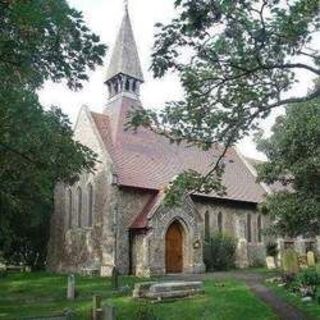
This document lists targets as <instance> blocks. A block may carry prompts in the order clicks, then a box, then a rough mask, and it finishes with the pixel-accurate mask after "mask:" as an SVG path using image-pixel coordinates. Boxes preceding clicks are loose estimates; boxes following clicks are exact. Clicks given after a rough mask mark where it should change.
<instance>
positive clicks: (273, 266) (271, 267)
mask: <svg viewBox="0 0 320 320" xmlns="http://www.w3.org/2000/svg"><path fill="white" fill-rule="evenodd" d="M266 264H267V268H268V270H274V269H276V268H277V267H276V262H275V259H274V257H271V256H269V257H267V258H266Z"/></svg>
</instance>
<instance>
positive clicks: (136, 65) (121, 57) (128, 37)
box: [107, 6, 144, 82]
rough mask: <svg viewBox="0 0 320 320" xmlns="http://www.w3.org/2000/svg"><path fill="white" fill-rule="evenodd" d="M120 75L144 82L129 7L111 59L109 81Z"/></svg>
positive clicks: (108, 73)
mask: <svg viewBox="0 0 320 320" xmlns="http://www.w3.org/2000/svg"><path fill="white" fill-rule="evenodd" d="M118 74H124V75H127V76H130V77H132V78H134V79H137V80H140V81H141V82H143V81H144V79H143V73H142V69H141V64H140V59H139V55H138V50H137V45H136V41H135V39H134V35H133V31H132V25H131V21H130V16H129V12H128V7H127V6H126V8H125V14H124V17H123V19H122V23H121V27H120V30H119V33H118V36H117V39H116V42H115V46H114V48H113V52H112V56H111V59H110V63H109V68H108V71H107V80H110V79H112V78H113V77H115V76H116V75H118Z"/></svg>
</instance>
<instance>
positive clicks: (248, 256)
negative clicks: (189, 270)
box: [193, 197, 268, 268]
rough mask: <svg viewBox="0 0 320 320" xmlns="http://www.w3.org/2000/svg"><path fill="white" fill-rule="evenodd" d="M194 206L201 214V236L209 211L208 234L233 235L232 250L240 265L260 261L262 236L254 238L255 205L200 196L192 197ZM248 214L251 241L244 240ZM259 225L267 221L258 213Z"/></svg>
mask: <svg viewBox="0 0 320 320" xmlns="http://www.w3.org/2000/svg"><path fill="white" fill-rule="evenodd" d="M193 200H194V202H195V206H196V208H197V209H198V211H199V212H200V213H201V215H202V217H203V225H202V232H203V237H204V236H205V221H206V219H205V215H206V213H207V214H208V215H209V228H208V229H209V230H210V235H212V234H213V233H215V232H219V231H222V232H224V233H226V234H229V235H231V236H233V237H235V238H236V239H237V241H238V247H237V252H236V264H237V266H238V267H240V268H245V267H248V266H249V265H261V264H263V263H264V259H265V244H264V242H265V239H264V237H263V236H262V242H259V241H258V225H257V219H258V213H257V210H256V207H255V206H254V205H250V204H247V205H245V204H241V203H236V202H231V201H223V200H214V199H212V200H211V199H204V198H199V197H193ZM219 213H221V217H222V224H221V226H220V228H221V229H222V230H219V229H220V228H219V222H218V215H219ZM248 214H250V215H251V242H250V243H248V235H247V232H248V226H247V222H248V221H247V215H248ZM261 220H262V229H263V227H266V226H267V224H268V221H267V220H266V218H265V217H264V216H261Z"/></svg>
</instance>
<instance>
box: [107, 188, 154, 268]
mask: <svg viewBox="0 0 320 320" xmlns="http://www.w3.org/2000/svg"><path fill="white" fill-rule="evenodd" d="M152 195H153V193H152V192H150V191H149V192H148V191H145V190H139V189H133V188H124V187H123V188H116V187H115V188H114V189H113V192H112V196H111V201H112V203H111V206H112V208H113V209H112V210H114V212H115V215H116V217H117V218H116V219H117V220H116V221H115V224H116V226H117V227H116V230H115V232H116V233H117V243H116V249H115V251H116V256H117V259H116V266H117V268H118V271H119V272H120V273H121V274H128V273H129V268H130V266H129V255H130V249H129V227H130V225H131V224H132V223H133V221H134V219H135V218H136V217H137V215H138V214H139V213H140V212H141V211H142V209H143V208H144V207H145V205H146V204H147V202H148V201H149V199H150V197H151V196H152Z"/></svg>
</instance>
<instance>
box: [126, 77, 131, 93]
mask: <svg viewBox="0 0 320 320" xmlns="http://www.w3.org/2000/svg"><path fill="white" fill-rule="evenodd" d="M129 90H130V81H129V80H127V81H126V91H129Z"/></svg>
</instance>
